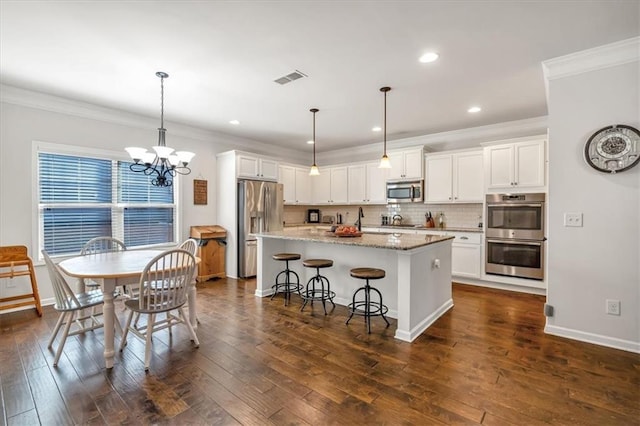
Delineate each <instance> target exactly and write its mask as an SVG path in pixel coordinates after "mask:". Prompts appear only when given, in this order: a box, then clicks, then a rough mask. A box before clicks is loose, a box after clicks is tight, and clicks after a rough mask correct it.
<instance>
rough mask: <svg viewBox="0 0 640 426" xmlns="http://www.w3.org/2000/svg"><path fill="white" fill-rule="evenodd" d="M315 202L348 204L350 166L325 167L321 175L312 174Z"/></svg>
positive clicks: (312, 189)
mask: <svg viewBox="0 0 640 426" xmlns="http://www.w3.org/2000/svg"><path fill="white" fill-rule="evenodd" d="M310 180H311V193H312V194H313V195H312V199H313V204H347V203H348V201H349V199H348V183H347V181H348V167H347V166H338V167H325V168H321V169H320V175H318V176H311V179H310Z"/></svg>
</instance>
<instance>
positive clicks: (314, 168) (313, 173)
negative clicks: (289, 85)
mask: <svg viewBox="0 0 640 426" xmlns="http://www.w3.org/2000/svg"><path fill="white" fill-rule="evenodd" d="M309 111H311V112H312V113H313V164H312V165H311V169H310V170H309V176H318V175H319V174H320V170H319V169H318V166H317V165H316V112H318V111H319V109H318V108H311V109H310V110H309Z"/></svg>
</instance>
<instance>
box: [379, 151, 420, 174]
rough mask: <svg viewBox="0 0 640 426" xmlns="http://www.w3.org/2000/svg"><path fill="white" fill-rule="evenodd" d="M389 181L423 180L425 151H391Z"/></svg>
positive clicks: (389, 154)
mask: <svg viewBox="0 0 640 426" xmlns="http://www.w3.org/2000/svg"><path fill="white" fill-rule="evenodd" d="M387 155H388V156H389V162H390V163H391V169H389V175H388V178H389V179H417V180H420V179H422V178H423V176H424V174H423V170H422V166H423V163H424V161H423V151H422V148H413V149H407V150H404V151H389V152H388V153H387Z"/></svg>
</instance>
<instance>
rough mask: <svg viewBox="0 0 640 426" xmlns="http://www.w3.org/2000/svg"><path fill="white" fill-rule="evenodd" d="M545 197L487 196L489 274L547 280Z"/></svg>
mask: <svg viewBox="0 0 640 426" xmlns="http://www.w3.org/2000/svg"><path fill="white" fill-rule="evenodd" d="M545 199H546V194H544V193H532V194H488V195H487V197H486V202H487V203H486V204H487V210H486V211H487V214H486V222H487V223H486V227H487V228H486V240H485V244H486V250H485V252H486V260H485V272H486V273H487V274H496V275H508V276H512V277H519V278H530V279H536V280H543V279H544V252H545V241H546V238H545V220H544V216H545Z"/></svg>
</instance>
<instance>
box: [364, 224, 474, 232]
mask: <svg viewBox="0 0 640 426" xmlns="http://www.w3.org/2000/svg"><path fill="white" fill-rule="evenodd" d="M362 226H363V227H364V228H380V229H415V230H417V231H439V232H447V231H449V232H474V233H477V234H481V233H483V232H484V230H483V228H477V227H476V228H464V227H461V226H445V227H444V228H427V227H426V226H424V225H401V226H393V225H365V224H363V225H362Z"/></svg>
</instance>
